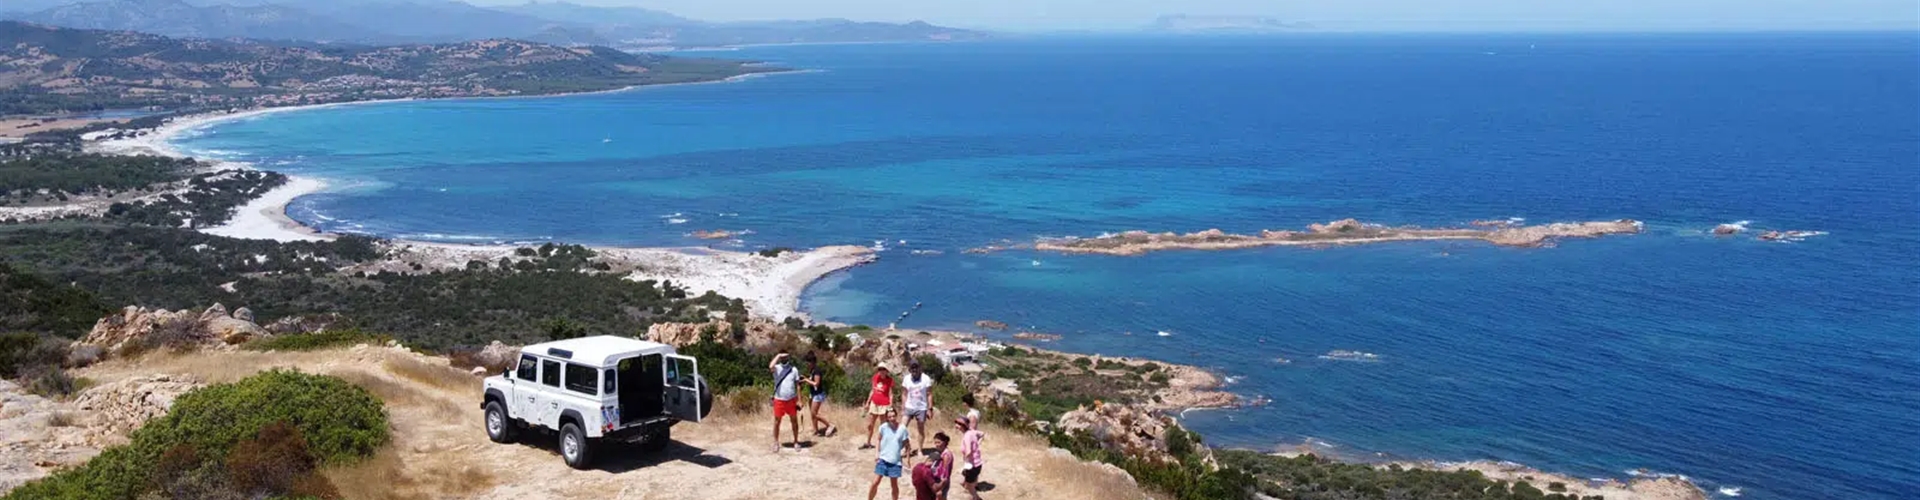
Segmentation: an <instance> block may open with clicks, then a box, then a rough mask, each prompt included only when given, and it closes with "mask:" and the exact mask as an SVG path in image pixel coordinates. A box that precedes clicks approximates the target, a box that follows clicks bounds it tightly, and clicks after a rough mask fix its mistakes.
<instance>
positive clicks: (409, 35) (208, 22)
mask: <svg viewBox="0 0 1920 500" xmlns="http://www.w3.org/2000/svg"><path fill="white" fill-rule="evenodd" d="M30 7H41V5H38V4H29V5H24V6H23V7H22V8H0V19H13V20H19V21H27V22H34V23H40V24H48V25H54V26H62V27H69V28H85V29H105V30H126V31H140V32H146V33H153V34H159V35H165V36H175V37H198V38H251V39H264V40H280V41H295V42H308V43H325V44H386V45H391V44H403V43H449V42H465V41H474V40H486V39H495V38H513V39H521V40H528V41H536V42H542V43H554V44H559V45H604V46H614V47H621V48H630V49H631V48H662V47H678V48H686V47H715V46H725V45H741V44H778V43H829V42H905V41H950V40H973V39H981V38H986V37H988V36H989V35H988V34H986V33H983V32H979V31H972V30H963V29H957V28H948V27H943V26H934V25H931V24H928V23H925V22H910V23H878V22H860V21H855V20H849V19H808V20H774V21H752V22H710V21H702V20H696V19H688V18H684V17H680V16H676V15H673V14H670V13H665V12H660V11H655V10H649V9H643V8H637V7H603V6H589V5H578V4H572V3H567V2H528V3H525V4H520V5H509V6H498V7H482V6H476V5H473V4H469V3H465V2H458V1H445V0H349V1H301V0H284V1H273V2H254V1H243V0H234V1H196V2H187V1H183V0H87V1H66V2H59V3H58V4H57V5H51V6H44V8H38V9H34V8H30Z"/></svg>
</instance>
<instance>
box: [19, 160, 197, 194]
mask: <svg viewBox="0 0 1920 500" xmlns="http://www.w3.org/2000/svg"><path fill="white" fill-rule="evenodd" d="M198 165H199V162H197V161H194V160H192V159H182V158H167V157H160V156H119V155H98V154H51V155H36V156H32V157H22V158H11V159H6V160H3V161H0V206H5V205H7V204H15V203H24V202H34V201H67V198H68V197H71V196H78V195H100V196H112V195H114V194H117V193H121V192H126V191H132V190H136V189H141V188H145V187H148V186H151V185H153V184H159V183H164V182H173V181H178V180H181V179H183V178H185V177H186V176H187V175H188V174H189V173H190V172H191V171H192V170H193V169H194V168H195V167H196V166H198ZM43 191H44V192H45V194H40V193H41V192H43Z"/></svg>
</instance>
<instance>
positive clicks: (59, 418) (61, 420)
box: [47, 411, 75, 427]
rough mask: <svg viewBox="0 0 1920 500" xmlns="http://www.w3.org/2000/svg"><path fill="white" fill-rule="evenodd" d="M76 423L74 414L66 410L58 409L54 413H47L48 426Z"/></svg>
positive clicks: (71, 425) (63, 425)
mask: <svg viewBox="0 0 1920 500" xmlns="http://www.w3.org/2000/svg"><path fill="white" fill-rule="evenodd" d="M74 423H75V422H74V420H73V415H71V414H68V413H67V412H64V411H56V412H53V414H52V415H47V426H48V427H73V425H74Z"/></svg>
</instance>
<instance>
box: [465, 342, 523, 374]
mask: <svg viewBox="0 0 1920 500" xmlns="http://www.w3.org/2000/svg"><path fill="white" fill-rule="evenodd" d="M519 355H520V346H511V345H506V344H502V343H500V341H498V340H495V341H493V343H491V344H487V346H486V347H482V348H480V352H477V353H474V359H475V360H476V361H479V362H480V363H481V366H513V362H514V358H516V357H518V356H519ZM482 369H483V370H484V368H482Z"/></svg>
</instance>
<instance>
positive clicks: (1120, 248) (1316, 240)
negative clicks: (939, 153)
mask: <svg viewBox="0 0 1920 500" xmlns="http://www.w3.org/2000/svg"><path fill="white" fill-rule="evenodd" d="M1641 226H1642V224H1641V223H1640V222H1639V221H1635V220H1631V219H1621V220H1615V221H1595V222H1562V223H1552V224H1542V225H1534V226H1522V225H1514V224H1505V225H1481V226H1478V227H1472V228H1422V227H1390V226H1386V225H1381V224H1371V223H1366V222H1361V221H1358V220H1355V219H1343V220H1337V221H1333V222H1328V223H1325V224H1313V225H1310V226H1308V227H1307V230H1305V231H1277V230H1265V231H1261V232H1260V233H1259V234H1235V233H1228V232H1226V231H1222V230H1219V229H1208V230H1205V231H1199V232H1194V233H1187V234H1179V233H1173V232H1164V233H1151V232H1147V231H1127V232H1123V233H1118V234H1105V235H1100V236H1097V237H1092V238H1077V237H1069V238H1048V239H1042V240H1040V241H1038V242H1035V243H1034V244H1033V245H1032V248H1033V249H1034V250H1040V251H1047V252H1061V253H1085V254H1105V255H1129V256H1130V255H1141V254H1146V253H1149V252H1158V251H1165V250H1236V249H1243V248H1257V247H1268V246H1305V245H1361V244H1369V243H1386V242H1394V241H1430V240H1480V241H1485V242H1488V243H1492V244H1495V245H1500V246H1509V247H1542V246H1550V245H1552V244H1553V242H1554V241H1556V240H1560V239H1564V238H1594V237H1600V236H1607V235H1623V234H1637V233H1639V232H1640V231H1641ZM1010 248H1017V247H992V248H983V249H974V250H970V251H969V252H970V253H984V252H988V251H995V250H1004V249H1010Z"/></svg>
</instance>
